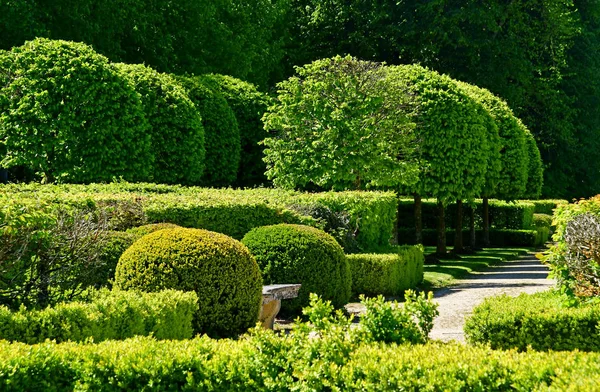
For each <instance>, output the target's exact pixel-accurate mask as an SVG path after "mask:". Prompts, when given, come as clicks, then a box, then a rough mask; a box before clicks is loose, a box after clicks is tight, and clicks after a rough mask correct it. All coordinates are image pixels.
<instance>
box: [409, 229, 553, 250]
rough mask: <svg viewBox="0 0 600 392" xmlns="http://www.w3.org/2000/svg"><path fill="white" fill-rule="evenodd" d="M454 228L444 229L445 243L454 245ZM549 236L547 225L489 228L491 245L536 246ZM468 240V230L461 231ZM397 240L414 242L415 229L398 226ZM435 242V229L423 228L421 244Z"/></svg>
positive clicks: (479, 236)
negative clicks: (534, 227) (521, 228)
mask: <svg viewBox="0 0 600 392" xmlns="http://www.w3.org/2000/svg"><path fill="white" fill-rule="evenodd" d="M454 232H455V231H454V230H451V229H448V230H446V241H447V244H448V245H450V246H452V245H454ZM476 236H477V238H478V239H482V238H483V230H477V231H476ZM549 238H550V230H549V228H547V227H541V228H538V229H536V230H494V229H492V230H490V244H491V246H496V247H503V246H527V247H532V248H533V247H537V246H541V245H543V244H545V243H546V242H547V241H548V239H549ZM469 241H470V232H469V231H468V230H464V231H463V242H464V243H465V244H468V243H469ZM398 242H399V243H401V244H414V243H415V229H412V228H410V229H409V228H399V229H398ZM436 243H437V231H436V230H435V229H424V230H423V245H426V246H435V245H436Z"/></svg>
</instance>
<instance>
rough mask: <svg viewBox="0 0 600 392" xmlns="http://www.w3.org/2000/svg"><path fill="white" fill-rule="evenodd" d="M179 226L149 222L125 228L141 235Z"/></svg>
mask: <svg viewBox="0 0 600 392" xmlns="http://www.w3.org/2000/svg"><path fill="white" fill-rule="evenodd" d="M180 227H181V226H179V225H176V224H174V223H151V224H149V225H143V226H138V227H134V228H131V229H129V230H127V232H128V233H131V234H133V235H136V236H138V238H139V237H143V236H145V235H146V234H150V233H154V232H155V231H159V230H164V229H177V228H180Z"/></svg>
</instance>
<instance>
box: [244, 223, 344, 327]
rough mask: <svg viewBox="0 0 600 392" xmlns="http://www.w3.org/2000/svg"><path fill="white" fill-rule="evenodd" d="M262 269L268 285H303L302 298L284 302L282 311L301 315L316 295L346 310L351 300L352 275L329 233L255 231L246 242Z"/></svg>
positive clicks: (285, 227) (284, 228) (298, 228)
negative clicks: (345, 306) (310, 296)
mask: <svg viewBox="0 0 600 392" xmlns="http://www.w3.org/2000/svg"><path fill="white" fill-rule="evenodd" d="M242 243H243V244H244V245H246V246H247V247H248V249H250V252H251V253H252V254H253V255H254V257H255V258H256V262H257V263H258V266H259V267H260V270H261V272H262V275H263V279H264V282H265V284H286V283H299V284H302V287H301V288H300V291H299V292H298V297H297V298H294V299H289V300H286V301H284V302H283V303H282V305H281V308H282V312H283V313H286V314H288V315H290V314H300V312H301V310H302V308H303V307H305V306H307V305H308V304H309V295H310V294H311V293H315V294H317V295H319V296H321V297H322V298H323V299H325V300H330V301H331V302H332V304H333V305H334V306H335V307H342V306H343V305H345V304H346V303H347V302H348V300H349V299H350V294H351V288H352V276H351V272H350V267H349V265H348V260H346V256H345V255H344V251H343V249H342V248H341V246H340V245H339V244H338V243H337V242H336V240H335V239H334V238H333V237H332V236H330V235H329V234H327V233H325V232H324V231H321V230H319V229H316V228H314V227H309V226H303V225H289V224H281V225H273V226H264V227H258V228H256V229H252V230H251V231H250V232H249V233H248V234H246V235H245V236H244V238H243V239H242Z"/></svg>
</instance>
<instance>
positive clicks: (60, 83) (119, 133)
mask: <svg viewBox="0 0 600 392" xmlns="http://www.w3.org/2000/svg"><path fill="white" fill-rule="evenodd" d="M2 57H3V59H2V60H0V86H1V87H0V97H2V98H0V124H2V127H1V128H0V140H2V141H3V143H4V145H5V146H6V150H7V153H6V156H5V157H4V159H3V160H2V161H1V163H0V165H2V166H4V167H12V166H18V165H23V166H25V167H28V168H31V169H33V170H35V171H36V172H38V173H39V175H40V176H42V177H43V180H44V181H45V182H55V181H56V182H78V183H89V182H94V181H96V182H101V181H111V180H112V179H114V178H123V179H125V180H129V181H142V180H148V179H149V178H150V177H149V175H150V169H151V168H152V165H153V156H152V154H151V152H150V134H149V133H148V122H147V120H146V117H145V115H144V110H143V107H142V104H141V101H140V96H139V94H137V93H136V92H135V90H134V88H133V86H131V84H130V83H129V82H128V80H127V79H125V78H124V77H122V76H121V75H120V74H119V72H117V70H116V69H115V67H114V66H113V65H111V64H109V62H108V59H107V58H106V57H104V56H101V55H99V54H98V53H96V52H94V50H93V49H92V48H91V47H89V46H87V45H84V44H81V43H74V42H67V41H53V40H49V39H43V38H38V39H35V40H33V41H29V42H27V43H25V44H24V45H23V46H20V47H15V48H13V49H12V51H10V52H3V54H2Z"/></svg>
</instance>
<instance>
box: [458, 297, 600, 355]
mask: <svg viewBox="0 0 600 392" xmlns="http://www.w3.org/2000/svg"><path fill="white" fill-rule="evenodd" d="M465 334H466V337H467V340H468V341H469V342H471V343H487V344H489V345H490V346H491V347H492V348H493V349H505V350H506V349H512V348H516V349H519V350H526V349H527V348H528V347H531V348H533V349H534V350H554V351H559V350H580V351H600V303H595V304H578V305H576V306H574V307H565V305H564V298H562V297H561V296H560V295H558V294H556V293H554V292H544V293H537V294H534V295H528V294H521V295H520V296H519V297H517V298H513V297H508V296H500V297H493V298H488V299H486V300H485V301H484V303H483V304H481V305H479V306H477V307H476V308H475V309H474V310H473V315H472V316H471V317H470V318H469V319H468V320H467V322H466V324H465Z"/></svg>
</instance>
